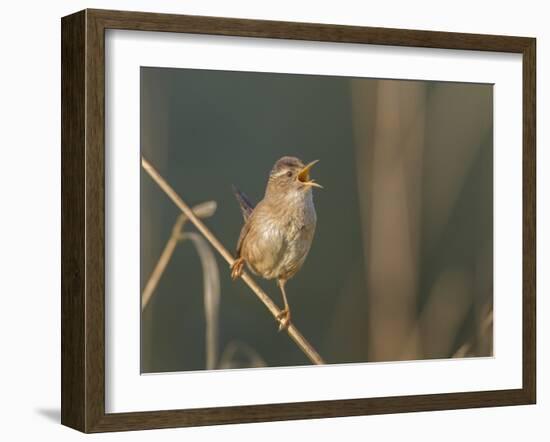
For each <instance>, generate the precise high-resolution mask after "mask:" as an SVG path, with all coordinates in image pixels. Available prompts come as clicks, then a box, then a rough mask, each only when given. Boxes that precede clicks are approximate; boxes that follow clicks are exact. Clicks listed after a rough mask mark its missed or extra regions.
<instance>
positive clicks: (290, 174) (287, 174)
mask: <svg viewBox="0 0 550 442" xmlns="http://www.w3.org/2000/svg"><path fill="white" fill-rule="evenodd" d="M286 176H287V177H289V178H290V177H291V176H292V172H291V171H290V170H289V171H288V172H287V173H286Z"/></svg>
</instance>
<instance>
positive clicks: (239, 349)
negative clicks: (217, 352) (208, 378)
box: [218, 341, 267, 368]
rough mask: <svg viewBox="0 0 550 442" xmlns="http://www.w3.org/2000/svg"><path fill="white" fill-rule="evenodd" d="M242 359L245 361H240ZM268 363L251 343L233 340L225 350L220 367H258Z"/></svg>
mask: <svg viewBox="0 0 550 442" xmlns="http://www.w3.org/2000/svg"><path fill="white" fill-rule="evenodd" d="M240 360H241V361H243V362H239V361H240ZM266 365H267V364H266V363H265V361H264V359H263V358H262V357H261V356H260V354H259V353H258V352H257V351H256V350H254V349H253V348H252V347H251V346H250V345H248V344H245V343H244V342H240V341H231V342H230V343H229V344H227V347H225V350H224V351H223V354H222V356H221V358H220V364H219V366H218V368H250V367H255V368H257V367H265V366H266Z"/></svg>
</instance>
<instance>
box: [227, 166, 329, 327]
mask: <svg viewBox="0 0 550 442" xmlns="http://www.w3.org/2000/svg"><path fill="white" fill-rule="evenodd" d="M317 161H318V160H317ZM317 161H312V162H311V163H309V164H308V165H306V166H304V164H303V163H302V162H301V161H300V160H299V159H298V158H295V157H283V158H281V159H279V160H278V161H277V162H276V163H275V165H274V166H273V169H272V170H271V173H270V174H269V180H268V182H267V188H266V191H265V195H264V198H263V199H262V200H261V201H260V202H259V203H258V205H257V206H256V207H254V206H253V205H252V204H251V203H250V200H249V199H248V198H247V197H246V195H244V194H243V193H242V192H240V191H239V190H238V189H236V188H234V191H235V195H236V197H237V200H238V201H239V204H240V206H241V210H242V213H243V218H244V221H245V223H244V226H243V228H242V230H241V234H240V236H239V241H238V242H237V258H236V260H235V262H234V263H233V265H232V266H231V277H232V278H233V279H237V278H238V277H239V276H241V274H242V272H243V267H244V263H246V264H247V266H248V268H249V269H250V270H251V271H252V272H253V273H255V274H257V275H260V276H261V277H263V278H265V279H277V282H278V285H279V288H280V289H281V293H282V295H283V301H284V304H285V306H284V309H283V310H282V312H281V313H280V315H279V317H278V318H277V319H278V320H279V322H280V325H279V331H281V330H284V329H286V328H287V327H288V326H289V324H290V307H289V305H288V301H287V298H286V293H285V284H286V282H287V281H288V280H289V279H290V278H292V277H293V276H294V275H295V274H296V272H297V271H298V270H300V267H302V264H303V263H304V261H305V259H306V256H307V254H308V252H309V249H310V246H311V242H312V240H313V234H314V233H315V225H316V223H317V215H316V214H315V207H314V205H313V192H312V188H313V187H320V188H322V186H321V185H319V184H317V183H316V182H315V181H314V180H312V179H310V177H309V171H310V169H311V168H312V167H313V165H314V164H315V163H317Z"/></svg>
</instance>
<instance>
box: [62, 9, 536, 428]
mask: <svg viewBox="0 0 550 442" xmlns="http://www.w3.org/2000/svg"><path fill="white" fill-rule="evenodd" d="M61 25H62V26H61V29H62V43H61V52H62V130H61V133H62V167H61V171H62V176H61V183H62V186H61V189H62V196H61V213H62V221H61V227H62V266H61V276H62V303H61V321H62V333H61V350H62V364H61V374H62V391H61V422H62V423H63V424H64V425H67V426H69V427H73V428H75V429H78V430H80V431H84V432H101V431H120V430H141V429H150V428H167V427H184V426H193V425H214V424H227V423H237V422H261V421H278V420H286V419H310V418H322V417H336V416H355V415H366V414H381V413H402V412H410V411H427V410H445V409H459V408H471V407H489V406H502V405H519V404H534V403H535V400H536V336H535V329H536V323H535V320H536V318H535V312H536V307H535V284H536V268H535V265H536V261H535V260H536V242H535V240H536V236H535V228H536V218H535V216H536V188H535V182H536V178H535V164H536V163H535V161H536V157H535V128H536V126H535V124H536V120H535V116H536V94H535V91H536V89H535V87H536V84H535V79H536V77H535V74H536V73H535V65H536V62H535V55H536V40H535V39H534V38H525V37H509V36H495V35H478V34H459V33H449V32H431V31H416V30H405V29H384V28H367V27H355V26H353V27H352V26H337V25H324V24H311V23H290V22H276V21H260V20H241V19H231V18H215V17H199V16H186V15H168V14H153V13H141V12H122V11H105V10H84V11H80V12H78V13H75V14H73V15H69V16H67V17H64V18H63V19H62V22H61ZM106 29H128V30H141V31H166V32H185V33H196V34H214V35H231V36H245V37H263V38H284V39H292V40H312V41H328V42H346V43H360V44H377V45H391V46H409V47H428V48H443V49H462V50H477V51H497V52H512V53H519V54H522V56H523V386H522V388H520V389H515V390H498V391H476V392H467V393H446V394H430V395H415V396H401V397H382V398H364V399H349V400H336V401H318V402H299V403H296V402H294V403H285V404H272V405H251V406H234V407H222V408H203V409H193V410H170V411H146V412H136V413H115V414H107V413H105V304H104V288H105V284H104V283H105V271H104V253H105V230H104V221H105V207H104V203H105V163H104V156H105V142H104V140H105V104H104V103H105V82H104V71H105V33H104V31H105V30H106Z"/></svg>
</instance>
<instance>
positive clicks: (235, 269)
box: [231, 258, 244, 281]
mask: <svg viewBox="0 0 550 442" xmlns="http://www.w3.org/2000/svg"><path fill="white" fill-rule="evenodd" d="M243 268H244V258H238V259H236V260H235V261H233V264H231V279H232V280H233V281H235V280H236V279H238V278H240V276H241V275H242V274H243Z"/></svg>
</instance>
